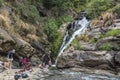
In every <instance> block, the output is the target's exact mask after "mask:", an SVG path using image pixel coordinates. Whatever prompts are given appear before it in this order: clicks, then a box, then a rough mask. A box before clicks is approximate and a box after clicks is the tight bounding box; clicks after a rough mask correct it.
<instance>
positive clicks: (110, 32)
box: [105, 29, 120, 37]
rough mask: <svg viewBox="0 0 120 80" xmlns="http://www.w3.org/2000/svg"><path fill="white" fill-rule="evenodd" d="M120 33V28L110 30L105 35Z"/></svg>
mask: <svg viewBox="0 0 120 80" xmlns="http://www.w3.org/2000/svg"><path fill="white" fill-rule="evenodd" d="M119 34H120V29H115V30H110V31H108V32H107V33H106V34H105V37H108V36H117V35H119Z"/></svg>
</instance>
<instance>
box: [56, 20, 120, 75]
mask: <svg viewBox="0 0 120 80" xmlns="http://www.w3.org/2000/svg"><path fill="white" fill-rule="evenodd" d="M119 28H120V26H119V22H118V23H116V27H111V26H110V27H107V28H105V29H104V30H105V33H104V34H101V32H100V29H99V28H93V29H92V30H91V31H87V32H86V35H87V40H84V38H82V39H80V38H79V37H77V38H78V39H79V40H78V41H79V46H80V47H81V48H79V49H76V50H74V51H71V52H67V53H66V52H63V53H62V55H61V56H60V57H59V58H58V63H57V67H58V68H81V69H82V71H85V70H86V69H90V70H91V69H92V70H93V69H97V70H98V69H99V70H110V71H114V72H117V73H118V72H120V71H119V66H120V63H119V62H120V59H119V58H120V57H119V55H120V33H119V31H118V33H117V30H119ZM109 31H115V32H116V33H117V34H115V33H114V32H111V34H109V35H108V33H109ZM113 35H114V36H113ZM101 36H102V37H101Z"/></svg>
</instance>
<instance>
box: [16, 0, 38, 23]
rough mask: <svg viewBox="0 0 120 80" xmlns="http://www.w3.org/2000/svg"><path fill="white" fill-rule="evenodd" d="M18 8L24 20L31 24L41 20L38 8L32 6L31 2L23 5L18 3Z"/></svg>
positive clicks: (25, 2)
mask: <svg viewBox="0 0 120 80" xmlns="http://www.w3.org/2000/svg"><path fill="white" fill-rule="evenodd" d="M16 7H17V11H18V13H19V14H21V17H22V19H23V20H27V21H29V22H31V23H36V22H37V21H38V20H39V18H40V16H39V11H38V10H37V8H36V6H34V5H31V4H30V2H28V1H24V2H23V3H18V4H17V5H16Z"/></svg>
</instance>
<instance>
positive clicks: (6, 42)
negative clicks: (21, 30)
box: [0, 28, 15, 52]
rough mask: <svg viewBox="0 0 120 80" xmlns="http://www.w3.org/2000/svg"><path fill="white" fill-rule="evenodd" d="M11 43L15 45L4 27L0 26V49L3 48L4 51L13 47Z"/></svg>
mask: <svg viewBox="0 0 120 80" xmlns="http://www.w3.org/2000/svg"><path fill="white" fill-rule="evenodd" d="M13 45H15V41H14V39H13V38H12V37H11V35H10V34H9V33H8V32H7V31H5V30H4V29H1V28H0V51H3V50H4V52H6V51H7V50H9V49H11V48H13ZM8 46H10V47H8Z"/></svg>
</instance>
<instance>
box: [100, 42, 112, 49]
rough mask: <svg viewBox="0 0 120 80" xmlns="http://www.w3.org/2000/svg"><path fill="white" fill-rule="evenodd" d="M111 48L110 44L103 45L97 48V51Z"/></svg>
mask: <svg viewBox="0 0 120 80" xmlns="http://www.w3.org/2000/svg"><path fill="white" fill-rule="evenodd" d="M112 48H113V46H112V45H111V44H110V43H104V44H102V45H101V46H100V47H99V50H112Z"/></svg>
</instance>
